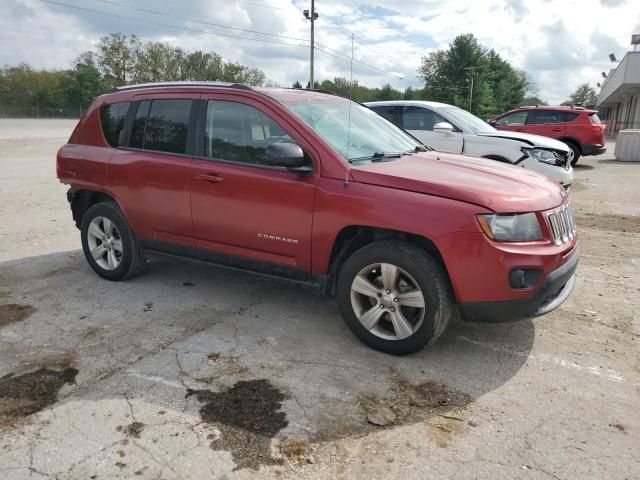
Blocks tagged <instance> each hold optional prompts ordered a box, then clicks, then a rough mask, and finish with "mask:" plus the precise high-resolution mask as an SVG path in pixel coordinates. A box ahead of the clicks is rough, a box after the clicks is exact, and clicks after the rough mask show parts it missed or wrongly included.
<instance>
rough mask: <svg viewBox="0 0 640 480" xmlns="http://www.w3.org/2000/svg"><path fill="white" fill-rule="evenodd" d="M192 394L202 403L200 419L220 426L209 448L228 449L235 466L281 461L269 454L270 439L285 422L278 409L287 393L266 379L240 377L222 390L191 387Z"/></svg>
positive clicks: (238, 467)
mask: <svg viewBox="0 0 640 480" xmlns="http://www.w3.org/2000/svg"><path fill="white" fill-rule="evenodd" d="M191 395H193V396H195V397H196V398H197V399H198V401H200V402H202V403H203V405H202V407H201V408H200V416H201V418H202V420H203V421H204V422H205V423H209V424H212V425H214V426H216V427H217V428H219V430H220V436H219V437H217V438H216V437H215V436H211V438H210V439H211V440H212V442H211V448H212V449H214V450H226V451H230V452H231V455H232V457H233V460H234V462H235V463H236V467H235V469H234V470H239V469H243V468H252V469H254V470H257V469H258V468H259V467H260V465H277V464H281V463H282V460H281V459H277V458H274V457H272V455H271V439H272V438H273V437H275V436H276V434H277V433H278V432H279V431H280V430H282V429H283V428H285V427H286V426H287V425H288V422H287V419H286V414H285V413H284V412H281V411H279V410H280V408H281V407H282V402H283V401H284V400H285V399H286V398H287V397H286V395H285V394H284V393H282V392H281V391H280V390H279V389H277V388H276V387H274V386H273V385H272V384H271V382H269V380H266V379H258V380H249V381H239V382H236V383H235V384H234V385H233V386H232V387H231V388H229V389H228V390H225V391H222V392H211V391H209V390H190V391H189V392H187V396H191Z"/></svg>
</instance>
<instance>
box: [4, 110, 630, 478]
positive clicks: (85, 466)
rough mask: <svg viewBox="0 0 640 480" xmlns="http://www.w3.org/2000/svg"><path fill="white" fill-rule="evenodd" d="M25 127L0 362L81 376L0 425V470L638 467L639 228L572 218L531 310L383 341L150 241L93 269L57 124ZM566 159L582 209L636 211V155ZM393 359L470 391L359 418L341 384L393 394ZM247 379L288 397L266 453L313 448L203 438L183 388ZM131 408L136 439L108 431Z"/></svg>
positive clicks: (326, 311)
mask: <svg viewBox="0 0 640 480" xmlns="http://www.w3.org/2000/svg"><path fill="white" fill-rule="evenodd" d="M3 122H4V123H3ZM7 122H10V121H8V120H0V125H3V124H5V123H7ZM30 125H31V127H32V128H33V135H34V138H21V139H20V141H17V140H12V139H7V138H0V168H1V169H2V170H1V171H2V173H3V174H2V175H0V215H1V216H2V220H3V230H2V231H1V232H0V233H1V234H2V235H0V262H2V263H0V304H20V305H31V306H32V307H33V308H34V310H33V312H32V315H31V316H30V317H29V318H25V319H24V320H22V321H20V322H15V323H11V324H8V325H4V326H2V327H0V377H2V376H4V375H6V374H9V373H14V374H19V373H27V372H32V371H36V370H38V369H39V368H41V367H46V368H50V369H54V370H56V369H57V370H60V369H62V366H63V365H65V364H66V363H65V362H70V364H71V365H72V366H73V367H74V368H77V369H78V371H79V373H78V375H77V376H76V382H77V384H76V385H64V386H63V387H62V388H61V390H60V391H59V393H58V401H57V403H55V404H53V405H51V406H50V407H48V408H45V409H43V410H42V411H40V412H39V413H35V414H33V415H31V416H29V417H28V418H27V419H25V420H24V421H23V422H21V423H20V424H19V425H15V426H11V427H7V428H1V429H0V471H1V472H2V478H3V479H8V480H14V479H23V478H24V479H28V478H30V479H45V478H46V479H89V478H97V479H104V478H126V479H131V478H142V479H189V478H193V479H200V478H219V479H223V478H224V479H253V478H260V479H262V478H265V479H282V478H291V479H305V478H341V479H352V478H353V479H355V478H363V477H369V478H400V477H401V478H407V479H425V478H434V479H440V478H469V479H502V478H504V479H514V478H522V479H576V478H580V479H601V478H608V479H625V478H628V479H633V478H639V477H640V454H639V453H638V452H639V451H640V450H639V449H638V446H640V416H638V413H637V407H638V402H639V401H640V354H639V348H638V342H640V319H639V317H638V313H637V311H638V307H640V300H639V295H638V291H639V288H638V285H639V284H640V282H639V280H640V271H639V269H638V262H639V261H640V260H639V258H640V234H638V233H635V232H632V231H626V232H623V231H621V230H620V231H618V230H615V228H614V227H615V225H614V226H609V227H608V228H612V229H609V230H603V229H602V228H584V229H581V230H580V235H581V239H582V248H583V258H582V261H581V264H580V267H579V278H578V283H577V286H576V290H575V292H574V294H573V295H572V296H571V298H570V299H569V300H568V301H567V302H566V303H565V304H564V305H563V306H562V307H561V308H560V309H558V310H556V311H554V312H552V313H551V314H549V315H546V316H544V317H541V318H537V319H534V320H528V321H522V322H517V323H513V324H503V325H482V324H470V323H466V324H465V323H463V324H456V325H454V326H453V328H452V329H451V330H450V331H449V332H447V333H446V334H445V336H444V337H443V338H442V340H441V341H440V342H439V343H438V344H437V345H435V346H434V347H433V348H430V349H428V350H424V351H422V352H419V353H417V354H415V355H411V356H408V357H403V358H396V357H390V356H386V355H383V354H380V353H378V352H374V351H372V350H370V349H368V348H366V347H364V346H363V345H361V344H359V343H358V342H357V341H356V340H355V339H354V338H353V336H352V335H351V334H350V333H349V331H348V330H347V328H346V326H345V325H344V324H343V322H342V320H341V318H340V316H339V313H338V311H337V307H336V305H335V303H334V302H333V301H331V300H327V299H323V298H319V297H317V296H314V295H313V294H311V293H309V292H307V291H305V290H303V289H301V288H299V287H297V286H293V285H288V284H286V283H281V282H276V281H273V280H269V279H265V278H259V277H254V276H251V275H248V274H244V273H241V272H230V271H226V270H221V269H217V268H214V267H211V266H207V265H201V264H196V263H188V262H182V261H178V260H172V259H167V258H161V257H158V258H153V259H152V261H151V262H150V264H149V265H148V268H147V271H146V273H145V274H144V275H142V276H140V277H138V278H136V279H133V280H131V281H128V282H124V283H112V282H106V281H104V280H101V279H99V278H98V277H97V276H96V275H95V274H94V273H93V272H92V271H91V270H90V268H89V267H88V266H87V265H86V263H85V261H84V259H83V257H82V253H81V251H80V250H79V246H80V244H79V234H78V231H77V230H76V229H75V227H74V226H73V224H72V222H71V219H70V214H69V212H68V207H67V205H66V201H65V196H64V191H65V189H64V187H63V186H61V185H59V184H57V182H56V180H55V166H54V158H55V150H56V148H57V147H58V146H59V145H60V144H62V143H63V142H64V140H65V137H66V136H67V135H68V133H69V131H70V129H71V128H72V126H73V125H72V124H70V123H69V122H66V123H65V122H64V121H58V122H56V121H53V122H51V121H42V122H41V123H38V122H35V121H33V122H31V123H30ZM39 132H40V133H41V136H40V137H39V138H36V137H37V135H38V134H39ZM51 132H54V133H55V132H61V133H60V134H58V135H55V134H52V133H51ZM580 163H581V164H583V165H584V166H582V167H580V166H579V168H577V169H576V179H577V180H576V183H577V185H576V187H577V188H576V189H575V191H574V192H573V193H572V197H573V203H574V206H575V207H576V208H577V209H578V210H579V211H581V214H582V215H585V214H586V213H589V214H590V216H589V217H590V222H594V221H597V218H598V216H599V215H601V216H603V217H606V216H607V214H617V215H625V216H627V217H631V218H634V216H635V218H636V219H637V217H638V216H640V202H638V199H639V198H638V192H637V179H638V178H639V176H640V171H637V169H638V166H637V165H622V164H617V163H612V162H609V161H607V158H606V157H605V158H587V159H581V161H580ZM579 165H580V164H579ZM614 191H615V192H616V194H615V195H612V194H611V192H614ZM17 192H27V193H26V195H27V198H26V199H24V198H21V197H18V196H17V195H16V193H17ZM26 219H28V221H27V220H26ZM594 219H595V220H594ZM52 220H55V221H52ZM607 225H611V223H608V224H607ZM32 240H33V241H32ZM149 303H151V304H152V308H150V309H149V308H146V305H147V304H149ZM145 309H146V310H149V311H145ZM396 374H397V375H401V376H402V377H403V378H405V379H406V380H407V381H409V382H411V383H413V384H419V383H423V382H428V381H434V382H439V383H444V384H446V385H447V386H448V387H449V388H451V389H452V390H455V391H460V392H463V393H465V394H466V395H468V396H469V398H470V403H469V404H468V405H466V406H463V407H456V409H455V411H452V412H442V411H438V410H437V409H436V410H434V411H432V412H431V413H429V411H425V412H423V413H424V416H423V417H420V418H417V419H416V420H415V421H410V422H407V423H404V424H400V425H395V426H392V427H389V428H379V427H373V426H371V425H368V424H367V423H366V420H365V418H364V415H363V413H362V412H361V411H360V409H359V408H358V407H357V401H358V398H359V396H361V395H365V394H366V395H374V396H376V397H378V398H382V399H385V398H391V396H392V395H393V392H394V381H395V380H394V378H395V375H396ZM257 379H266V380H268V381H269V382H270V383H271V384H273V385H274V386H276V387H277V388H278V389H279V390H281V391H282V392H284V393H285V395H286V397H287V398H286V399H285V400H284V401H283V403H282V409H281V411H282V412H284V413H285V414H286V419H287V422H288V425H287V426H286V428H284V429H282V430H281V431H280V432H278V434H277V435H276V438H275V439H274V440H273V442H272V455H274V456H278V455H280V449H279V447H278V446H279V445H280V444H281V443H282V442H285V443H286V442H287V441H291V439H294V440H295V441H300V442H303V444H305V445H307V444H308V445H309V446H310V447H309V448H310V450H309V452H311V451H312V453H310V454H309V455H306V456H303V457H301V458H303V459H304V461H293V460H292V459H290V458H287V457H284V458H283V464H282V465H263V466H261V467H260V469H259V470H257V471H256V470H252V469H250V468H247V469H241V470H236V471H234V469H235V468H236V466H237V465H236V463H235V462H234V461H233V457H232V454H231V452H228V451H214V450H212V449H211V448H210V445H211V443H212V439H216V438H219V436H220V435H221V434H222V433H221V429H220V428H218V427H217V426H216V425H215V424H206V423H204V422H202V420H201V418H200V415H199V409H200V407H201V403H200V402H199V401H198V400H197V399H196V398H193V396H191V397H186V398H185V394H186V393H187V391H188V390H189V389H192V390H211V391H213V392H220V391H223V390H226V389H228V388H231V387H233V385H234V384H236V382H238V381H241V380H245V381H247V380H257ZM133 422H140V423H141V424H143V425H144V427H143V429H142V431H141V432H140V435H139V437H136V436H132V435H127V434H126V433H125V431H124V430H125V427H126V426H127V425H130V424H131V423H133ZM620 426H622V429H621V428H620ZM119 427H120V428H119Z"/></svg>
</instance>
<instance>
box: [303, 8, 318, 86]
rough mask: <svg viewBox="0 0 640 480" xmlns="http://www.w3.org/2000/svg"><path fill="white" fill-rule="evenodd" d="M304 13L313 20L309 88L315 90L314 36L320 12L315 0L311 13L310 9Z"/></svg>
mask: <svg viewBox="0 0 640 480" xmlns="http://www.w3.org/2000/svg"><path fill="white" fill-rule="evenodd" d="M302 13H303V14H304V18H306V19H307V20H311V43H310V47H311V51H310V57H311V58H310V65H309V88H310V89H311V90H313V88H314V83H313V50H314V46H313V42H314V39H313V36H314V23H315V21H316V19H317V18H318V13H317V12H316V6H315V0H311V13H309V10H304V11H303V12H302Z"/></svg>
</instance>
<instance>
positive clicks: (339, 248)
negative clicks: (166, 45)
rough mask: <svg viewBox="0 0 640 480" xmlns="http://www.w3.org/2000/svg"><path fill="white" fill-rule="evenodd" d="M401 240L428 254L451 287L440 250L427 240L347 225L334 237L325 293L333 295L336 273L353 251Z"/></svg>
mask: <svg viewBox="0 0 640 480" xmlns="http://www.w3.org/2000/svg"><path fill="white" fill-rule="evenodd" d="M388 239H394V240H402V241H405V242H407V243H410V244H412V245H415V246H417V247H419V248H421V249H422V250H424V251H426V252H427V253H429V254H430V255H431V256H432V257H433V258H434V259H435V260H436V261H437V262H438V263H439V264H440V266H441V267H442V269H443V271H444V273H445V275H446V277H447V280H448V282H449V285H450V286H451V287H453V285H452V283H451V278H450V276H449V271H448V269H447V265H446V264H445V262H444V259H443V257H442V254H441V253H440V250H439V249H438V247H437V246H436V244H435V243H434V242H433V241H432V240H431V239H429V238H427V237H423V236H420V235H416V234H412V233H407V232H402V231H398V230H390V229H385V228H379V227H370V226H364V225H349V226H346V227H344V228H343V229H342V230H341V231H340V232H339V233H338V235H337V236H336V238H335V241H334V242H333V247H332V249H331V257H330V259H329V281H328V282H327V284H326V288H325V293H326V294H330V295H333V294H335V288H336V280H337V277H338V272H339V271H340V267H341V265H342V264H343V263H344V261H345V260H346V259H347V258H348V257H349V256H350V255H351V254H352V253H354V252H355V251H357V250H359V249H361V248H362V247H364V246H366V245H369V244H370V243H373V242H376V241H378V240H388Z"/></svg>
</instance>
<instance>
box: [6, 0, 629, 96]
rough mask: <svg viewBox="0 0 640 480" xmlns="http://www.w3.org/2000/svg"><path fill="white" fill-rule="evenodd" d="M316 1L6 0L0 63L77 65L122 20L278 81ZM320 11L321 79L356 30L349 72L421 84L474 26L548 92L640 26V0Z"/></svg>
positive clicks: (365, 78)
mask: <svg viewBox="0 0 640 480" xmlns="http://www.w3.org/2000/svg"><path fill="white" fill-rule="evenodd" d="M310 1H311V0H0V65H15V64H18V63H22V62H25V63H28V64H29V65H31V66H32V67H34V68H47V69H65V68H70V67H71V66H72V65H73V60H74V59H75V58H76V57H77V56H78V55H79V54H80V53H82V52H84V51H86V50H90V49H92V48H94V46H95V44H96V42H97V41H98V40H99V39H100V37H102V36H104V35H106V34H108V33H111V32H122V33H125V34H136V35H138V36H139V37H141V38H142V39H143V40H154V41H156V40H161V41H166V42H169V43H171V44H173V45H176V46H180V47H182V48H184V49H186V50H195V49H203V50H213V51H215V52H217V53H219V54H221V55H222V56H223V57H224V58H225V59H226V60H230V61H235V62H240V63H242V64H245V65H248V66H251V67H257V68H260V69H262V70H263V71H264V72H265V74H266V76H267V78H268V79H269V80H271V81H273V82H275V83H277V84H279V85H282V86H289V85H291V84H292V83H293V82H294V81H296V80H299V81H301V82H302V83H305V82H306V81H308V78H309V27H310V25H309V22H308V21H307V20H305V18H304V16H303V14H302V10H303V9H308V8H310ZM73 7H77V8H73ZM316 11H317V12H318V15H319V18H318V20H317V22H316V35H315V38H316V46H317V49H316V62H315V72H316V73H315V78H316V80H323V79H327V78H328V79H333V77H335V76H343V77H346V78H349V76H350V62H349V58H350V57H351V49H352V44H351V35H352V34H353V38H354V43H353V59H354V64H353V78H354V80H358V82H359V83H360V84H362V85H367V86H382V85H383V84H385V83H391V84H392V85H393V86H394V87H396V88H400V89H404V88H406V87H407V86H412V87H414V88H416V87H420V85H421V82H420V78H419V77H418V73H417V70H418V67H419V66H420V63H421V59H422V57H423V56H425V55H427V54H428V53H429V52H432V51H434V50H438V49H445V48H447V46H448V45H449V43H450V42H451V41H452V40H453V38H454V37H455V36H456V35H459V34H463V33H473V34H474V35H475V36H476V37H477V38H478V40H479V41H480V43H481V44H482V45H484V46H485V47H488V48H493V49H495V50H496V51H497V52H498V53H499V54H500V55H502V57H503V58H505V59H506V60H507V61H509V62H510V63H511V64H512V65H514V66H515V67H517V68H520V69H523V70H524V71H526V72H527V73H528V74H529V76H530V78H531V79H532V81H533V82H534V84H535V86H536V88H537V90H538V94H539V96H540V97H541V98H542V99H544V100H546V101H548V102H550V103H552V104H554V103H560V102H562V101H564V100H566V99H567V98H568V96H569V94H570V93H571V92H572V91H573V90H574V89H575V88H576V87H577V86H578V85H579V84H581V83H585V82H588V83H589V84H591V85H592V86H593V87H596V83H597V82H600V81H601V80H602V76H601V73H600V72H603V71H604V72H608V71H609V69H611V68H614V67H615V64H613V63H612V62H611V61H610V60H609V58H608V56H609V54H610V53H614V54H615V55H616V57H617V58H618V60H620V59H621V58H622V57H623V55H624V53H625V52H627V51H629V50H630V49H631V46H630V39H631V35H632V33H640V3H639V2H638V0H527V1H525V0H446V1H439V0H404V1H399V0H326V1H325V0H317V1H316ZM98 12H99V13H98ZM228 27H234V28H228ZM253 32H260V33H253Z"/></svg>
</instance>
